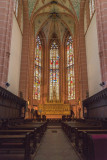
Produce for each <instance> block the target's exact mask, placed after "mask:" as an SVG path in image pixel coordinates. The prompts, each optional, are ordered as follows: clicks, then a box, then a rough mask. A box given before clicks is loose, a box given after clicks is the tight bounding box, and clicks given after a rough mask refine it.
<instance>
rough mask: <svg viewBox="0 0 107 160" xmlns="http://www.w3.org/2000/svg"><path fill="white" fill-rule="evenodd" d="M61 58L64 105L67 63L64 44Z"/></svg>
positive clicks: (63, 99)
mask: <svg viewBox="0 0 107 160" xmlns="http://www.w3.org/2000/svg"><path fill="white" fill-rule="evenodd" d="M60 57H61V58H62V59H61V61H62V103H64V101H65V95H64V94H65V85H66V84H65V63H64V44H63V42H62V52H61V55H60Z"/></svg>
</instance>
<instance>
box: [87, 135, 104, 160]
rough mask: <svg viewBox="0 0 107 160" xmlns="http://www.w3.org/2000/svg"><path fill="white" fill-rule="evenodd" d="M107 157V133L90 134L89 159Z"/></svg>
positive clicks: (96, 159) (101, 159)
mask: <svg viewBox="0 0 107 160" xmlns="http://www.w3.org/2000/svg"><path fill="white" fill-rule="evenodd" d="M106 159H107V134H88V155H87V160H106Z"/></svg>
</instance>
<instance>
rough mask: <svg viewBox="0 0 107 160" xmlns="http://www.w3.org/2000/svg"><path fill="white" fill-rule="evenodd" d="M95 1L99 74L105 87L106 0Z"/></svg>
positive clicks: (106, 60)
mask: <svg viewBox="0 0 107 160" xmlns="http://www.w3.org/2000/svg"><path fill="white" fill-rule="evenodd" d="M95 2H96V3H95V6H96V17H97V32H98V43H99V56H100V64H101V74H102V81H103V82H106V85H105V87H107V12H106V10H107V6H106V5H105V4H106V3H107V2H106V0H102V1H101V0H96V1H95Z"/></svg>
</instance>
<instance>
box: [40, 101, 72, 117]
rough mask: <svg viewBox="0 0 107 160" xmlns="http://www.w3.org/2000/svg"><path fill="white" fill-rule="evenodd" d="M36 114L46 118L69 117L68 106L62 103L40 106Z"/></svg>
mask: <svg viewBox="0 0 107 160" xmlns="http://www.w3.org/2000/svg"><path fill="white" fill-rule="evenodd" d="M38 112H39V114H40V115H46V117H49V116H50V117H62V115H70V105H69V104H63V103H47V104H40V105H39V107H38Z"/></svg>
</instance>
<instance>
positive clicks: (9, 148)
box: [0, 133, 31, 160]
mask: <svg viewBox="0 0 107 160" xmlns="http://www.w3.org/2000/svg"><path fill="white" fill-rule="evenodd" d="M30 136H31V134H30V133H26V134H23V135H0V152H1V154H0V159H3V160H5V159H6V160H9V159H10V160H13V159H12V156H13V154H15V151H19V154H20V151H22V152H21V153H23V154H20V155H21V157H20V159H19V160H31V155H30V140H31V137H30ZM23 151H24V152H23ZM13 152H14V153H13ZM3 153H4V154H3ZM6 155H7V156H6ZM16 155H17V154H16ZM8 156H9V157H10V158H9V157H8ZM16 158H17V156H16Z"/></svg>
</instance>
